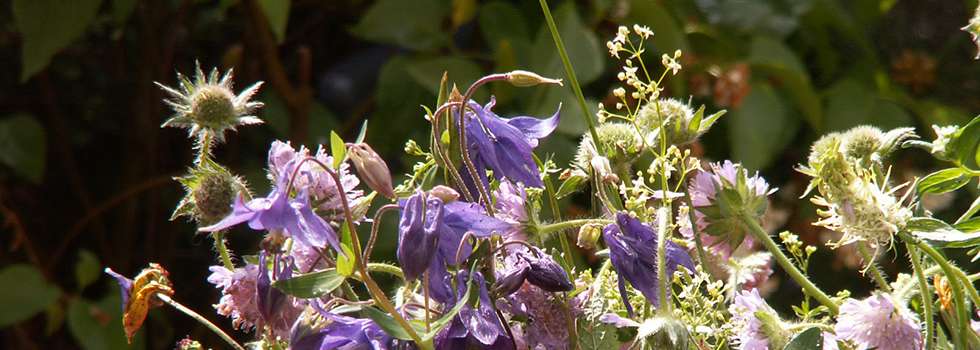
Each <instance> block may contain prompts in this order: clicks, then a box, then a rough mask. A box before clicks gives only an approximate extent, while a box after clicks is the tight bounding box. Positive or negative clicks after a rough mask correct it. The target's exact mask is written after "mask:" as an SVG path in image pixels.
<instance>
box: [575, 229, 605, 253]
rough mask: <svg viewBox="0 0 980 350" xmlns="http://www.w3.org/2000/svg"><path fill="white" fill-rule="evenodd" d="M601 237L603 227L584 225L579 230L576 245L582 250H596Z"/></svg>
mask: <svg viewBox="0 0 980 350" xmlns="http://www.w3.org/2000/svg"><path fill="white" fill-rule="evenodd" d="M600 235H602V225H598V224H585V225H582V227H580V228H579V229H578V240H577V241H576V242H575V245H577V246H579V247H580V248H582V249H595V243H596V242H598V241H599V236H600Z"/></svg>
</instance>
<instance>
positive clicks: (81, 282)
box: [75, 249, 102, 292]
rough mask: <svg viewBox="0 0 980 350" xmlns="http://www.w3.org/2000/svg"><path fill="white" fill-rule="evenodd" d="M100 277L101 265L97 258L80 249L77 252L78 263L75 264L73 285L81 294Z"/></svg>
mask: <svg viewBox="0 0 980 350" xmlns="http://www.w3.org/2000/svg"><path fill="white" fill-rule="evenodd" d="M101 275H102V265H101V264H99V258H98V257H96V256H95V254H93V253H92V252H90V251H88V250H85V249H82V250H80V251H79V252H78V262H76V263H75V283H76V284H77V285H78V291H79V292H81V291H82V290H84V289H85V287H88V286H89V285H90V284H92V282H95V281H96V280H98V279H99V276H101Z"/></svg>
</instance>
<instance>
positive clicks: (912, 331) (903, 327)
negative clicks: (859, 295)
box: [834, 293, 922, 350]
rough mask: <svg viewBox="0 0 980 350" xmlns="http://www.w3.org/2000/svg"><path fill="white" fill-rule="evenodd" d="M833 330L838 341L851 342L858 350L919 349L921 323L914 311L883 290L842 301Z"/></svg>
mask: <svg viewBox="0 0 980 350" xmlns="http://www.w3.org/2000/svg"><path fill="white" fill-rule="evenodd" d="M834 332H835V333H837V336H838V337H839V338H840V339H841V340H850V341H852V342H854V344H855V345H857V348H858V349H859V350H864V349H874V348H877V349H894V350H906V349H908V350H917V349H921V348H922V333H921V326H920V325H919V320H918V319H917V318H916V316H915V314H913V313H912V312H911V311H909V310H908V309H907V308H906V307H905V306H904V305H901V304H898V303H895V300H894V299H892V297H891V296H889V295H887V294H882V293H876V294H873V295H871V296H870V297H868V298H866V299H864V300H856V299H847V300H846V301H844V304H842V305H841V306H840V315H838V316H837V325H836V326H835V327H834Z"/></svg>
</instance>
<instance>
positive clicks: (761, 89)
mask: <svg viewBox="0 0 980 350" xmlns="http://www.w3.org/2000/svg"><path fill="white" fill-rule="evenodd" d="M726 120H727V122H728V133H729V140H730V142H731V150H732V158H733V159H736V160H738V161H740V162H742V164H743V165H744V166H745V167H746V168H748V169H763V168H765V167H766V166H767V165H769V163H771V162H772V161H773V159H775V157H776V156H777V155H779V154H780V152H782V150H783V148H784V147H786V145H787V144H788V143H789V142H790V141H791V140H792V139H793V136H794V135H795V134H796V130H797V128H798V127H799V120H797V119H796V118H795V117H794V116H793V115H792V114H791V112H790V108H789V106H787V105H786V102H785V101H783V99H782V98H780V96H779V95H778V94H777V93H776V91H775V89H773V88H772V87H771V86H770V85H769V84H765V83H755V84H752V87H751V91H750V92H749V94H748V96H746V97H745V100H744V101H743V102H742V105H741V106H739V108H738V109H735V110H733V111H731V115H730V117H727V118H726Z"/></svg>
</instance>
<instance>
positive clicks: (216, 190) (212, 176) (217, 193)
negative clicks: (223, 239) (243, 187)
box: [191, 172, 238, 223]
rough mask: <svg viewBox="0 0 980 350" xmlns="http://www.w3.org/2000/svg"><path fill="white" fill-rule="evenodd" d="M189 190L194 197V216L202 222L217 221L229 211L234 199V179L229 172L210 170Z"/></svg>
mask: <svg viewBox="0 0 980 350" xmlns="http://www.w3.org/2000/svg"><path fill="white" fill-rule="evenodd" d="M199 181H200V182H199V183H198V184H197V188H195V189H194V191H193V192H191V195H192V196H193V197H194V207H195V208H196V210H195V213H194V214H195V216H197V217H198V218H200V220H201V221H202V222H208V223H211V222H217V221H219V220H221V218H223V217H224V216H225V215H227V214H228V212H229V211H231V205H232V203H233V202H234V201H235V194H236V193H237V192H238V191H236V190H235V183H234V182H235V179H234V176H230V174H223V173H219V172H210V173H206V174H204V175H203V176H202V177H201V178H200V180H199Z"/></svg>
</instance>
